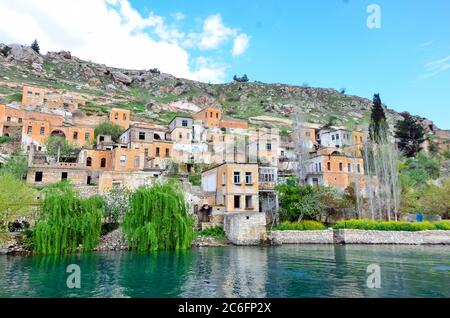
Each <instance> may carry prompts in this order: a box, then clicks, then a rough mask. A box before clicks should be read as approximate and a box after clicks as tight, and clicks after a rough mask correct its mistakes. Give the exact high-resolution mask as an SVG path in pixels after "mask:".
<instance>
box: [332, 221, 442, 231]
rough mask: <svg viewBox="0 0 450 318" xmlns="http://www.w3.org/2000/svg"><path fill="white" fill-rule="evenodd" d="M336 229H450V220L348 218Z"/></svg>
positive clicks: (339, 223)
mask: <svg viewBox="0 0 450 318" xmlns="http://www.w3.org/2000/svg"><path fill="white" fill-rule="evenodd" d="M333 228H334V229H356V230H373V231H409V232H415V231H426V230H447V231H448V230H450V221H439V222H417V223H412V222H395V221H372V220H348V221H340V222H338V223H336V224H335V225H334V226H333Z"/></svg>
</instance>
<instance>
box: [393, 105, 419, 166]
mask: <svg viewBox="0 0 450 318" xmlns="http://www.w3.org/2000/svg"><path fill="white" fill-rule="evenodd" d="M402 116H403V120H399V121H398V122H397V123H396V125H395V138H397V140H398V148H399V149H400V151H402V152H403V153H404V154H405V155H406V156H407V157H414V156H415V155H416V154H417V153H419V152H420V151H421V150H422V147H421V145H422V143H423V142H424V141H425V131H424V129H423V127H422V125H421V124H420V123H419V122H417V120H416V119H415V118H414V117H413V116H411V115H410V114H409V113H407V112H404V113H402Z"/></svg>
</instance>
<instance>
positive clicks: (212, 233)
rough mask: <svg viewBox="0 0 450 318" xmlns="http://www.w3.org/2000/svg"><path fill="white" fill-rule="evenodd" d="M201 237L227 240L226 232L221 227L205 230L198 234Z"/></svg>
mask: <svg viewBox="0 0 450 318" xmlns="http://www.w3.org/2000/svg"><path fill="white" fill-rule="evenodd" d="M198 235H199V236H208V237H215V238H219V239H224V238H225V231H224V230H223V228H221V227H218V226H216V227H211V228H209V229H205V230H203V231H200V232H199V233H198Z"/></svg>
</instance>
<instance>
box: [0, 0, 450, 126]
mask: <svg viewBox="0 0 450 318" xmlns="http://www.w3.org/2000/svg"><path fill="white" fill-rule="evenodd" d="M372 3H375V4H377V5H379V7H380V8H381V28H380V29H369V28H368V27H367V22H366V21H367V18H368V16H369V13H367V7H368V6H369V5H370V4H372ZM67 12H70V14H69V15H68V14H67ZM449 14H450V1H448V0H428V1H427V0H420V1H419V0H371V1H365V0H314V1H312V0H311V1H306V0H290V1H289V0H77V1H73V0H58V1H54V0H40V1H35V0H15V1H10V0H0V21H2V23H0V42H2V43H24V44H29V43H31V42H32V41H33V40H34V39H35V38H37V39H38V40H39V44H40V46H41V49H42V51H44V52H46V51H58V50H70V51H71V52H72V53H73V54H74V55H76V56H78V57H80V58H83V59H86V60H92V61H95V62H100V63H104V64H106V65H110V66H117V67H126V68H135V69H149V68H153V67H158V68H159V69H161V70H162V71H164V72H167V73H171V74H174V75H176V76H179V77H185V78H191V79H195V80H200V81H204V82H227V81H230V80H231V79H232V77H233V75H234V74H238V75H242V74H244V73H245V74H247V75H248V76H249V78H250V80H252V81H253V80H258V81H262V82H267V83H275V82H279V83H288V84H294V85H302V84H304V83H308V85H310V86H315V87H329V88H335V89H341V88H346V89H347V93H348V94H352V95H358V96H362V97H367V98H372V96H373V94H374V93H380V94H381V98H382V100H383V102H384V103H385V104H387V105H388V106H389V107H391V108H393V109H395V110H397V111H409V112H411V113H413V114H416V115H421V116H424V117H427V118H430V119H432V120H433V121H434V122H435V123H436V124H437V125H438V126H439V127H441V128H446V129H450V111H449V107H450V18H449ZM30 30H33V32H30Z"/></svg>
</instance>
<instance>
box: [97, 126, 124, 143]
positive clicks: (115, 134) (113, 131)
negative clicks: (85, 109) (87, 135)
mask: <svg viewBox="0 0 450 318" xmlns="http://www.w3.org/2000/svg"><path fill="white" fill-rule="evenodd" d="M123 132H124V129H123V128H122V127H121V126H119V125H116V124H113V123H111V122H104V123H101V124H99V125H97V127H95V130H94V136H95V138H96V139H97V136H98V135H105V136H111V138H112V140H113V141H115V142H117V141H119V137H120V135H122V133H123Z"/></svg>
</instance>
